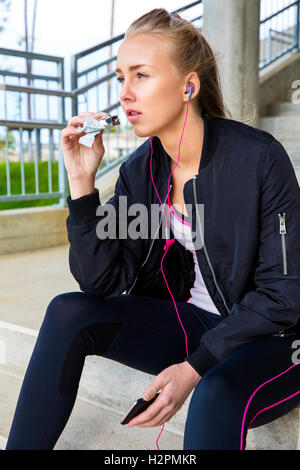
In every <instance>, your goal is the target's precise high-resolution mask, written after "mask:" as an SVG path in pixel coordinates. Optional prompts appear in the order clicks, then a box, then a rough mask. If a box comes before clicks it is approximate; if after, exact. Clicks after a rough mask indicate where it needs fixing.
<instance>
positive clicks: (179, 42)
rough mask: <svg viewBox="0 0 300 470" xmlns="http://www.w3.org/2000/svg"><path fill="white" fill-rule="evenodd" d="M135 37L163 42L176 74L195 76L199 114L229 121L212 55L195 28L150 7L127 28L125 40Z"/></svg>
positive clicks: (215, 62) (175, 16) (163, 11)
mask: <svg viewBox="0 0 300 470" xmlns="http://www.w3.org/2000/svg"><path fill="white" fill-rule="evenodd" d="M135 34H149V35H151V36H157V37H159V38H162V39H167V40H168V41H169V46H170V47H169V50H170V58H171V60H172V62H173V64H174V66H175V68H176V69H177V70H178V72H179V74H180V75H181V76H185V75H186V74H188V73H189V72H191V71H195V72H196V73H197V75H198V78H199V80H200V91H199V93H198V95H197V97H196V106H197V110H198V112H199V114H202V112H203V111H206V112H208V113H209V114H211V115H212V116H214V117H216V118H223V119H232V115H231V113H230V111H229V109H228V108H227V107H226V105H225V104H224V101H223V96H222V91H221V84H220V76H219V71H218V66H217V61H216V54H215V53H214V51H213V50H212V48H211V46H210V45H209V44H208V42H207V41H206V39H205V37H204V36H203V35H202V33H201V32H200V30H199V29H198V28H196V27H195V26H194V25H193V24H192V23H190V22H189V21H187V20H185V19H183V18H181V16H180V15H178V14H177V13H174V14H173V13H169V12H168V11H167V10H165V9H164V8H154V9H153V10H151V11H149V12H147V13H145V14H144V15H142V16H141V17H140V18H138V19H136V20H135V21H134V22H133V23H132V24H131V25H130V26H129V28H128V29H127V31H126V33H125V39H126V38H128V37H129V36H133V35H135Z"/></svg>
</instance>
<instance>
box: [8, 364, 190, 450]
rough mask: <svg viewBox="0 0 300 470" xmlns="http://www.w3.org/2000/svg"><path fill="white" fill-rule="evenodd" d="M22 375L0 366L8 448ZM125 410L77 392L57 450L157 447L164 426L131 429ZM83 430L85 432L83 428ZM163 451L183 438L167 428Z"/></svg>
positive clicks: (180, 444)
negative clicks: (108, 405) (108, 406)
mask: <svg viewBox="0 0 300 470" xmlns="http://www.w3.org/2000/svg"><path fill="white" fill-rule="evenodd" d="M22 380H23V377H21V376H19V375H17V374H13V373H7V372H3V371H2V370H1V369H0V409H1V420H0V449H5V446H6V442H7V437H8V434H9V430H10V427H11V423H12V419H13V415H14V411H15V407H16V404H17V399H18V396H19V392H20V389H21V385H22ZM124 414H125V410H124V413H121V412H120V411H118V410H112V409H111V408H105V407H101V406H99V404H98V403H95V402H93V401H90V400H87V399H86V398H84V397H82V396H80V392H79V393H78V396H77V399H76V402H75V405H74V408H73V410H72V413H71V416H70V418H69V420H68V422H67V424H66V427H65V428H64V430H63V432H62V434H61V435H60V437H59V439H58V441H57V443H56V445H55V447H54V450H99V449H105V450H157V447H156V440H157V438H158V435H159V433H160V430H161V427H155V428H138V427H133V428H129V427H128V426H122V425H121V424H120V421H121V419H122V417H123V415H124ZM83 429H84V432H82V430H83ZM158 446H159V448H160V449H161V450H166V449H178V450H180V449H182V448H183V437H182V436H181V435H178V434H175V433H174V432H169V431H168V430H167V428H166V425H165V427H164V430H163V432H162V434H161V436H160V438H159V441H158Z"/></svg>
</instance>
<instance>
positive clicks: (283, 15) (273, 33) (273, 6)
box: [259, 0, 300, 70]
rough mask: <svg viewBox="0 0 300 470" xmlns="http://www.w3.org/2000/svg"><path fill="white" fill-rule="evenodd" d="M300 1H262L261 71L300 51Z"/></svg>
mask: <svg viewBox="0 0 300 470" xmlns="http://www.w3.org/2000/svg"><path fill="white" fill-rule="evenodd" d="M299 28H300V0H296V1H295V0H281V2H280V5H278V2H273V1H270V0H261V8H260V52H259V54H260V58H259V70H263V69H264V68H265V67H267V66H269V65H271V64H273V63H274V62H275V61H277V60H279V59H281V58H282V57H284V56H286V55H288V54H293V53H295V52H297V51H299V49H300V29H299Z"/></svg>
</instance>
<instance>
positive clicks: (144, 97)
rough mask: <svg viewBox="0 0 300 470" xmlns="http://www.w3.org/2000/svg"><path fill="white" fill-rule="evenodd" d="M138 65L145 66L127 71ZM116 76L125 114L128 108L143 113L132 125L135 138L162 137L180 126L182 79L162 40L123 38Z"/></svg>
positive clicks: (148, 36)
mask: <svg viewBox="0 0 300 470" xmlns="http://www.w3.org/2000/svg"><path fill="white" fill-rule="evenodd" d="M140 64H145V65H142V66H141V67H139V68H137V69H135V70H130V67H133V66H135V65H140ZM116 75H117V77H118V80H119V82H120V101H121V106H122V109H123V111H124V112H125V114H126V110H127V109H130V108H131V109H134V110H136V111H139V112H140V113H142V114H141V115H140V116H139V117H138V118H137V119H135V120H134V121H132V123H131V124H132V126H133V130H134V133H135V134H136V135H137V136H138V137H148V136H154V135H155V136H161V135H165V134H166V132H173V131H176V129H177V128H178V125H181V126H182V113H183V110H184V101H183V95H182V93H184V80H183V79H182V78H181V79H180V77H179V74H178V72H177V71H176V70H175V66H174V65H173V63H172V62H171V61H170V59H169V57H168V50H167V47H166V44H165V42H164V41H163V40H162V39H160V38H157V37H154V36H150V35H145V34H137V35H135V36H131V37H128V38H126V39H125V40H124V41H123V43H122V44H121V46H120V47H119V50H118V60H117V67H116Z"/></svg>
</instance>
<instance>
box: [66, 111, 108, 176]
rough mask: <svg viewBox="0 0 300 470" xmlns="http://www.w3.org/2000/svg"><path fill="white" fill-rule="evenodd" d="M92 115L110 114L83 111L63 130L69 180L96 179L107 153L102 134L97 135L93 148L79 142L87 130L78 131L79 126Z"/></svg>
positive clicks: (97, 117) (96, 117)
mask: <svg viewBox="0 0 300 470" xmlns="http://www.w3.org/2000/svg"><path fill="white" fill-rule="evenodd" d="M87 116H92V117H93V118H94V119H100V118H101V117H104V116H108V114H107V113H81V114H80V115H79V116H74V117H72V118H71V119H70V120H69V121H68V125H67V127H65V128H64V129H63V130H62V132H61V147H62V152H63V156H64V162H65V167H66V170H67V173H68V177H69V180H71V179H74V180H80V179H82V180H87V179H91V180H92V179H94V178H95V176H96V173H97V170H98V168H99V166H100V163H101V161H102V158H103V155H104V153H105V148H104V145H103V140H102V134H103V130H102V131H101V132H100V133H99V134H97V135H96V137H95V140H94V143H93V145H92V148H90V147H87V146H86V145H82V144H80V143H79V139H80V137H82V136H83V135H86V134H85V132H78V129H77V128H78V127H83V125H84V121H85V118H86V117H87Z"/></svg>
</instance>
